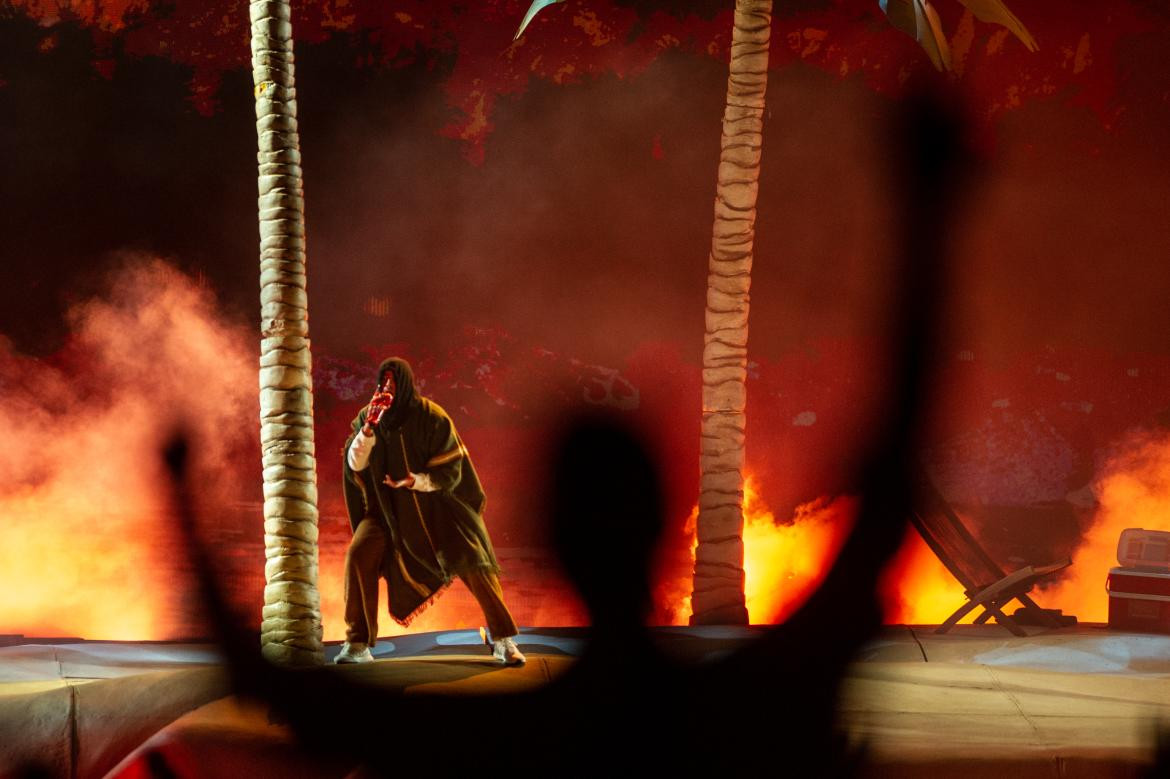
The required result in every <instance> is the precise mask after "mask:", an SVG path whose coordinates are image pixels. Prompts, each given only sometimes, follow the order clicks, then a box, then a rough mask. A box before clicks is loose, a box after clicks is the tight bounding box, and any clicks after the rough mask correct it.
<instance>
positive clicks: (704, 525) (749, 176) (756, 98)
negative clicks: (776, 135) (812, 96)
mask: <svg viewBox="0 0 1170 779" xmlns="http://www.w3.org/2000/svg"><path fill="white" fill-rule="evenodd" d="M771 28H772V2H771V0H737V1H736V4H735V27H734V29H733V30H732V35H731V69H730V73H729V75H728V79H727V106H726V108H725V109H724V112H723V133H722V137H721V139H720V153H719V170H718V178H717V180H716V187H715V226H714V229H713V230H712V237H711V255H710V258H709V260H708V275H707V312H706V336H705V339H704V348H703V423H702V448H701V457H700V482H699V519H698V537H699V546H698V549H697V550H696V553H695V557H696V562H695V588H694V595H693V597H692V599H691V605H692V608H693V612H694V613H693V615H692V616H691V622H692V624H696V625H698V624H729V623H732V624H746V623H747V621H748V615H747V607H746V604H745V601H744V592H743V580H744V575H743V541H742V536H743V461H744V458H743V444H744V423H745V416H744V408H745V406H746V401H747V389H746V386H745V380H746V378H747V333H748V300H749V298H748V291H749V289H750V287H751V271H752V250H753V242H754V240H755V223H756V195H757V191H758V181H759V178H760V148H761V143H762V139H763V128H764V93H765V90H766V87H767V83H768V40H769V37H770V33H771Z"/></svg>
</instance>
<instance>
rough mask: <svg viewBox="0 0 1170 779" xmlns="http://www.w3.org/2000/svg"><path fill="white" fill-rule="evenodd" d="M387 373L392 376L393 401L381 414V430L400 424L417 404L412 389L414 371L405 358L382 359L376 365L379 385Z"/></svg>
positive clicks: (416, 398)
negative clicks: (380, 362) (388, 408)
mask: <svg viewBox="0 0 1170 779" xmlns="http://www.w3.org/2000/svg"><path fill="white" fill-rule="evenodd" d="M387 374H389V375H391V376H393V377H394V402H393V403H391V404H390V410H389V411H387V412H386V413H385V414H383V415H382V420H381V421H380V422H379V423H378V426H379V427H380V428H382V429H383V430H394V429H395V428H398V427H400V426H401V425H402V422H403V421H404V420H405V419H406V415H407V414H408V413H409V411H410V409H411V408H412V407H413V406H416V405H418V395H417V394H416V393H415V391H414V371H412V370H411V369H410V363H408V362H407V361H406V360H404V359H402V358H401V357H390V358H389V359H386V360H383V361H382V364H381V365H379V366H378V386H379V387H381V386H382V385H383V384H384V383H385V382H386V376H387Z"/></svg>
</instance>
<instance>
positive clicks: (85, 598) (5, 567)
mask: <svg viewBox="0 0 1170 779" xmlns="http://www.w3.org/2000/svg"><path fill="white" fill-rule="evenodd" d="M68 319H69V324H70V328H71V334H72V335H71V338H70V340H69V343H68V344H67V345H66V347H65V348H64V349H63V350H62V351H61V352H60V353H58V354H57V355H55V356H54V357H53V358H52V359H48V360H42V359H35V358H31V357H28V356H25V355H22V354H20V353H18V352H16V351H15V350H14V349H13V348H12V347H11V345H10V344H8V343H7V342H0V385H2V386H3V387H4V391H3V395H2V396H0V441H3V445H2V446H0V474H2V475H0V516H2V517H3V523H2V524H0V590H2V591H3V592H4V593H5V597H4V599H3V600H2V601H0V632H9V633H24V634H29V635H42V636H53V635H62V634H64V635H79V636H81V637H84V638H88V639H102V638H105V639H113V638H117V639H162V638H170V637H174V636H175V635H176V634H177V633H182V632H184V631H186V630H189V629H190V626H189V624H186V623H185V622H184V620H185V619H186V618H187V616H189V615H187V614H186V613H185V611H184V608H183V592H182V588H181V587H176V585H175V584H174V582H175V576H174V573H175V567H176V565H178V563H176V562H175V560H176V559H181V555H177V554H176V552H175V550H174V549H173V548H172V544H173V541H172V538H171V535H170V532H169V527H168V523H169V519H168V509H167V491H166V490H167V483H166V481H165V480H164V477H163V474H162V471H161V468H160V463H159V454H158V453H159V451H160V447H161V444H162V442H163V440H164V438H165V437H166V436H167V435H169V434H170V433H171V432H172V431H173V430H174V429H175V428H176V427H180V426H181V427H182V428H183V429H184V430H185V431H186V432H187V433H188V434H189V435H190V436H191V437H192V440H193V443H194V445H195V446H194V453H195V458H194V463H193V465H194V467H195V474H196V477H197V481H196V484H198V485H199V490H200V501H201V502H206V503H208V504H211V503H214V502H218V501H222V500H223V499H225V498H226V497H227V496H229V495H231V494H233V493H235V492H236V491H238V489H239V484H238V481H237V477H236V473H237V469H236V468H235V467H234V463H235V462H237V461H238V460H239V459H240V457H241V455H243V454H246V453H247V451H248V449H249V447H251V446H256V445H257V444H256V439H257V431H256V429H254V428H255V427H256V426H254V425H250V424H247V423H246V422H245V423H243V424H241V420H249V419H257V418H258V411H257V410H256V409H255V408H254V406H255V404H256V402H257V401H256V392H255V389H254V387H255V383H256V368H255V360H254V356H253V355H252V353H251V351H252V350H251V349H250V348H249V346H248V343H247V337H246V331H245V330H244V328H243V327H241V326H240V325H238V324H236V323H233V322H226V321H224V319H223V317H222V316H220V315H219V314H217V313H216V310H215V301H214V299H213V296H212V295H211V294H210V292H208V291H207V290H205V289H203V288H201V287H200V286H199V285H198V284H196V283H195V282H194V281H193V280H192V279H190V278H189V277H187V276H185V275H184V274H182V273H181V272H179V271H178V270H176V269H175V268H174V267H172V266H170V265H168V264H166V263H164V262H162V261H160V260H155V259H145V258H133V259H128V260H126V261H125V262H124V263H123V264H122V266H121V268H120V269H119V270H118V271H117V272H115V273H114V274H112V275H111V277H110V279H109V284H108V287H107V290H106V292H105V294H103V295H101V296H99V297H96V298H94V299H92V300H89V301H87V302H84V303H81V304H79V305H76V306H74V307H73V308H71V309H70V310H69V312H68ZM257 565H259V563H257Z"/></svg>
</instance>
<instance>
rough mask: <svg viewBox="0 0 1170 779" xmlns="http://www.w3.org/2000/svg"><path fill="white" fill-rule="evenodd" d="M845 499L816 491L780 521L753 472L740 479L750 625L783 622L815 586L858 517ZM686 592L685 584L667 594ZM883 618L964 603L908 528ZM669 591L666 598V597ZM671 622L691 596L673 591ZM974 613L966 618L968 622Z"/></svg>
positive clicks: (922, 614) (939, 612) (686, 611)
mask: <svg viewBox="0 0 1170 779" xmlns="http://www.w3.org/2000/svg"><path fill="white" fill-rule="evenodd" d="M856 509H857V504H856V500H855V499H853V498H851V497H838V498H829V497H822V498H818V499H816V500H814V501H810V502H808V503H805V504H802V505H800V506H798V507H797V509H796V511H795V512H794V514H793V517H792V521H791V522H789V523H784V524H781V523H778V522H777V521H776V518H775V516H774V515H773V513H772V511H770V510H769V509H768V507H767V506H766V505H765V504H764V502H763V500H762V499H761V497H760V493H759V489H758V488H757V486H756V481H755V478H754V477H753V476H751V475H749V476H747V478H746V479H745V480H744V507H743V511H744V529H743V544H744V574H745V583H744V595H745V597H746V599H747V608H748V619H749V620H750V621H751V622H752V623H753V624H775V623H779V622H783V621H784V620H785V619H787V618H788V617H789V616H791V615H792V613H793V612H795V611H796V609H797V608H798V607H799V606H800V604H801V603H803V602H804V600H805V599H806V598H807V597H808V596H809V595H810V594H811V593H812V592H813V591H814V590H815V589H816V588H817V587H818V586H819V585H820V583H821V581H822V580H823V579H824V577H825V574H826V573H828V570H829V567H830V566H831V565H832V561H833V559H834V558H835V557H836V555H837V552H838V551H839V550H840V548H841V544H842V543H844V540H845V537H846V536H847V535H848V533H849V529H850V527H852V524H853V520H854V519H855V517H856ZM698 514H699V508H698V506H697V505H696V506H695V508H694V509H693V510H692V511H691V515H690V517H689V518H688V519H687V522H686V525H685V526H684V532H685V533H687V534H688V535H689V536H690V537H691V539H692V543H691V561H692V565H693V561H694V554H695V549H696V548H697V547H698V538H697V536H696V532H695V529H696V524H697V521H698ZM684 589H685V592H687V593H689V592H690V587H689V582H687V583H686V584H685V585H683V584H682V583H680V584H678V585H675V586H674V587H673V588H672V587H667V588H666V589H665V592H667V593H670V592H672V591H673V592H676V593H677V592H679V591H680V590H684ZM880 589H881V593H882V600H883V603H884V606H885V618H886V621H887V622H893V623H905V624H938V623H939V622H942V621H943V620H944V619H946V618H947V617H948V616H950V614H951V613H952V612H953V611H954V610H955V609H956V608H958V607H959V606H961V605H962V604H963V601H964V600H965V596H964V594H963V587H962V585H960V584H959V583H958V582H957V581H956V580H955V579H954V577H952V576H951V575H950V573H949V572H948V571H947V570H946V568H945V567H943V564H942V563H941V562H939V560H938V558H937V557H935V556H934V553H933V552H931V551H930V548H929V547H928V546H926V544H925V542H923V541H922V539H921V538H920V537H919V536H918V534H917V533H916V532H915V531H913V530H912V529H911V530H910V531H908V533H907V536H906V540H905V541H904V542H903V545H902V548H901V550H900V551H899V552H898V554H897V556H896V557H895V559H894V561H893V562H892V563H891V565H890V567H889V569H888V571H887V573H886V575H885V576H884V578H883V581H882V584H881V587H880ZM668 597H669V596H668ZM677 604H678V605H677V606H676V607H675V608H674V609H673V610H672V613H673V615H674V619H673V624H686V623H687V621H688V620H689V618H690V615H691V596H690V595H689V594H686V595H681V596H679V597H677ZM973 617H974V615H970V616H968V617H967V620H968V621H969V620H970V619H972V618H973Z"/></svg>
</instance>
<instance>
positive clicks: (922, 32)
mask: <svg viewBox="0 0 1170 779" xmlns="http://www.w3.org/2000/svg"><path fill="white" fill-rule="evenodd" d="M980 1H981V0H975V2H980ZM984 1H990V2H994V0H984ZM878 5H880V6H881V9H882V10H883V11H884V12H885V14H886V18H888V19H889V20H890V24H892V25H893V26H894V27H895V28H896V29H898V30H901V31H902V32H904V33H906V34H907V35H910V36H913V38H914V40H916V41H918V44H919V45H920V46H922V48H923V50H924V51H925V52H926V56H928V57H930V61H931V62H932V63H934V66H935V67H936V68H938V69H939V70H949V69H950V67H951V49H950V46H949V45H948V44H947V38H946V36H945V35H943V31H942V24H941V23H940V22H939V20H938V14H937V13H936V12H935V10H934V7H933V6H931V4H930V3H929V2H928V0H878Z"/></svg>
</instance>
